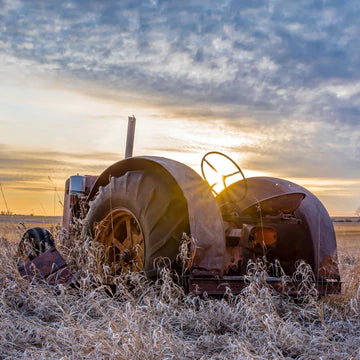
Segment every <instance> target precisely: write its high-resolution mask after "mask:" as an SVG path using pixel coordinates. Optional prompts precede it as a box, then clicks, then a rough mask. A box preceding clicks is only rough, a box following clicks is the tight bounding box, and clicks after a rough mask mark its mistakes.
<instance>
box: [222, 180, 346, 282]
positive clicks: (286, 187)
mask: <svg viewBox="0 0 360 360" xmlns="http://www.w3.org/2000/svg"><path fill="white" fill-rule="evenodd" d="M247 185H248V191H247V194H246V197H245V198H244V199H242V194H243V191H244V190H243V189H244V183H243V181H239V182H237V183H234V184H231V185H230V186H229V187H228V188H226V189H225V190H223V192H222V193H220V194H219V195H218V196H217V202H218V204H219V207H220V208H221V209H222V212H223V213H224V212H225V213H226V212H228V211H229V210H230V209H233V208H234V207H235V208H236V209H237V211H238V212H239V213H240V214H241V213H243V212H246V211H248V210H249V209H250V208H251V207H252V205H253V204H254V201H255V202H257V203H261V202H262V201H263V200H264V199H268V198H271V197H272V198H274V199H276V196H277V197H278V198H279V199H282V197H284V195H286V196H287V195H289V194H290V195H291V194H294V195H295V194H304V195H305V198H304V199H303V200H302V201H301V203H300V205H297V206H296V207H297V209H296V210H295V212H294V213H295V216H296V217H297V218H300V219H302V225H299V227H301V228H302V230H303V231H299V232H298V233H295V234H294V236H295V237H294V238H289V239H288V241H289V242H295V241H298V242H303V244H304V246H307V245H306V242H307V240H308V239H309V240H311V243H310V244H311V246H312V254H313V255H312V257H313V258H312V259H311V260H312V261H311V263H312V265H313V270H314V274H315V276H316V278H317V279H321V278H333V279H339V278H340V275H339V269H338V258H337V246H336V236H335V230H334V226H333V224H332V221H331V218H330V216H329V214H328V212H327V210H326V209H325V207H324V205H323V204H322V203H321V201H320V200H319V199H318V198H317V197H316V196H315V195H314V194H312V193H311V192H310V191H309V190H307V189H305V188H304V187H302V186H300V185H297V184H295V183H293V182H290V181H288V180H285V179H278V178H273V177H253V178H248V179H247ZM237 199H242V200H240V201H237ZM306 234H307V235H306ZM296 237H297V238H296ZM291 247H292V246H290V247H289V248H291ZM285 255H286V254H285Z"/></svg>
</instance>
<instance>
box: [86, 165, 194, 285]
mask: <svg viewBox="0 0 360 360" xmlns="http://www.w3.org/2000/svg"><path fill="white" fill-rule="evenodd" d="M184 232H187V233H189V219H188V209H187V202H186V200H185V198H184V195H183V193H182V191H181V189H180V187H179V186H178V185H177V183H176V181H175V180H174V179H173V178H171V179H170V178H169V176H167V177H166V176H163V174H159V173H157V172H155V171H154V172H151V171H146V170H136V171H128V172H127V173H125V174H124V175H122V176H120V177H112V178H111V180H110V182H109V184H107V185H106V186H102V187H100V188H99V191H98V195H97V196H96V198H95V199H94V200H93V201H91V202H90V204H89V211H88V214H87V216H86V218H85V222H84V228H83V235H90V236H91V237H92V238H93V239H94V241H100V242H101V243H102V244H103V245H104V246H105V252H108V253H109V254H110V255H111V256H110V258H108V259H110V263H112V264H109V265H114V263H115V265H116V263H117V265H116V266H115V270H114V269H113V271H116V272H119V271H120V272H121V271H129V270H130V271H144V273H145V274H146V275H147V276H148V277H149V278H153V277H155V276H156V275H157V269H156V265H155V264H154V262H155V260H156V259H157V258H159V257H164V258H168V259H169V260H170V261H169V262H168V263H169V265H170V264H171V267H172V268H175V269H176V258H177V255H178V253H179V246H180V242H181V239H182V235H183V233H184Z"/></svg>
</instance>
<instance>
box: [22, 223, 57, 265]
mask: <svg viewBox="0 0 360 360" xmlns="http://www.w3.org/2000/svg"><path fill="white" fill-rule="evenodd" d="M51 246H55V243H54V238H53V236H52V235H51V233H50V231H48V230H46V229H44V228H41V227H35V228H31V229H28V230H27V231H26V232H25V233H24V235H23V236H22V238H21V240H20V243H19V246H18V258H19V260H20V261H21V262H24V263H26V262H28V261H31V260H33V259H34V258H36V257H37V256H39V255H40V254H42V253H44V252H45V251H46V250H47V249H48V248H49V247H51Z"/></svg>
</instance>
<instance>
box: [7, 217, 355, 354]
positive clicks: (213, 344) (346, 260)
mask: <svg viewBox="0 0 360 360" xmlns="http://www.w3.org/2000/svg"><path fill="white" fill-rule="evenodd" d="M26 220H27V219H26ZM38 220H39V219H36V222H27V221H23V223H24V226H23V225H21V228H24V227H25V228H28V227H30V225H31V224H37V225H42V226H44V225H46V226H49V227H51V225H52V224H51V221H50V220H49V219H48V220H49V221H48V222H46V221H44V219H42V220H41V221H38ZM55 223H58V221H56V222H55ZM4 226H5V229H6V231H8V232H7V233H6V234H7V235H8V236H6V234H4V230H3V229H4ZM6 226H10V227H6ZM16 226H17V225H16V224H15V223H10V224H7V223H6V222H1V221H0V231H1V232H0V333H1V337H0V359H85V358H87V359H142V360H144V359H360V349H359V336H360V291H359V285H360V281H359V278H360V260H359V257H360V250H359V244H360V223H357V224H355V223H354V224H353V223H337V224H335V228H336V232H337V236H338V243H339V244H338V245H339V255H340V256H339V258H340V267H341V273H342V276H343V281H344V284H343V294H341V295H335V296H328V297H325V298H323V299H317V297H316V292H315V291H314V289H313V288H312V285H311V283H308V282H306V281H304V286H305V287H307V289H308V296H307V297H306V298H303V299H301V301H294V299H291V298H288V297H286V296H282V295H279V294H277V293H274V292H273V291H272V290H271V289H270V288H268V286H267V285H266V283H265V282H264V281H263V276H262V274H263V268H262V266H261V264H254V265H253V266H252V267H251V269H250V272H249V281H250V285H249V287H248V288H247V289H246V291H245V292H244V293H243V295H241V296H236V297H234V296H231V295H230V294H229V295H228V296H227V298H226V299H201V298H199V297H195V296H193V295H186V294H184V293H183V291H182V289H181V288H179V287H178V286H177V285H176V284H174V282H173V281H172V280H171V278H170V277H169V274H168V273H167V272H163V274H162V277H161V279H160V280H159V281H158V282H157V283H156V284H153V283H150V282H148V281H147V280H146V279H144V278H143V277H142V276H141V275H139V274H132V275H122V276H118V277H117V278H115V279H113V280H114V281H115V282H116V284H117V292H116V293H115V294H114V296H113V297H110V296H108V295H107V294H106V292H105V288H106V286H104V285H102V284H103V283H104V282H105V281H104V278H105V277H106V276H107V274H106V268H104V267H102V266H101V265H100V263H99V260H98V259H99V256H100V255H99V251H98V249H89V247H88V246H87V245H88V244H87V243H86V240H83V239H80V238H79V236H74V237H73V238H72V239H70V240H69V241H70V242H71V246H67V245H68V244H70V242H69V243H59V241H58V246H59V248H60V249H61V252H62V253H63V254H64V256H65V257H66V259H67V261H68V263H69V264H70V265H71V267H72V269H73V271H77V272H78V276H79V279H80V282H79V285H78V288H77V289H73V288H65V287H60V288H59V289H57V291H54V289H51V288H49V286H47V285H46V284H42V285H39V284H37V285H36V284H34V285H31V284H29V283H28V282H27V281H25V280H24V279H22V278H21V277H20V276H19V275H18V273H17V269H16V263H15V259H14V253H15V249H16V243H17V241H18V239H16V236H12V237H11V239H10V235H12V234H11V229H13V230H14V229H15V231H18V232H19V235H20V230H21V232H23V230H22V229H20V230H18V229H17V227H16ZM7 237H9V239H8V240H7ZM14 240H16V242H15V241H14ZM299 271H302V272H303V273H306V271H307V270H306V267H302V268H301V269H300V270H299Z"/></svg>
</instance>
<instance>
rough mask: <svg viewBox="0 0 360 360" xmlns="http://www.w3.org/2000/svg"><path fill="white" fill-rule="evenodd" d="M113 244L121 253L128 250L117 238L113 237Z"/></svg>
mask: <svg viewBox="0 0 360 360" xmlns="http://www.w3.org/2000/svg"><path fill="white" fill-rule="evenodd" d="M112 243H113V245H114V246H115V247H116V248H118V249H119V250H120V252H123V251H124V250H126V249H127V247H126V246H124V245H123V244H122V243H121V242H120V241H119V240H118V239H116V238H115V237H113V239H112Z"/></svg>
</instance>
